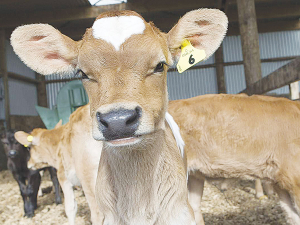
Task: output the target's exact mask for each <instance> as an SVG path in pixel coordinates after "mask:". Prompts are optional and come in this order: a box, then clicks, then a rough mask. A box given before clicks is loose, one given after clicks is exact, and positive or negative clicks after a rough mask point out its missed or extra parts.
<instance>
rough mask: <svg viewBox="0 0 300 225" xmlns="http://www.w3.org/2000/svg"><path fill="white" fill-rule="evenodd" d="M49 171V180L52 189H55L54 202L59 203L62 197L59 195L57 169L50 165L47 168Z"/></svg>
mask: <svg viewBox="0 0 300 225" xmlns="http://www.w3.org/2000/svg"><path fill="white" fill-rule="evenodd" d="M49 173H50V176H51V180H52V183H53V186H54V191H55V202H56V204H61V203H62V199H61V196H60V185H59V182H58V179H57V170H56V169H55V168H54V167H50V168H49Z"/></svg>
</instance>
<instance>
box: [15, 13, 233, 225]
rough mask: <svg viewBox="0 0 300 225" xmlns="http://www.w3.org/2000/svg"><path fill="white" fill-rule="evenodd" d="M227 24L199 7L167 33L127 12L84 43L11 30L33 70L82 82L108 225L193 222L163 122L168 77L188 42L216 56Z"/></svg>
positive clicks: (99, 23)
mask: <svg viewBox="0 0 300 225" xmlns="http://www.w3.org/2000/svg"><path fill="white" fill-rule="evenodd" d="M227 23H228V22H227V18H226V16H225V15H224V13H222V12H221V11H219V10H213V9H200V10H195V11H191V12H189V13H187V14H186V15H185V16H183V17H182V18H181V19H180V21H179V22H178V24H176V25H175V26H174V28H173V29H172V30H171V31H170V32H169V33H168V34H165V33H162V32H160V31H159V29H157V28H156V27H155V26H154V25H153V24H152V23H147V22H146V21H145V20H144V19H143V18H142V17H141V16H140V15H138V14H137V13H135V12H132V11H121V12H110V13H103V14H101V15H100V16H99V17H98V18H97V19H96V21H95V23H94V25H93V27H92V28H90V29H87V31H86V33H85V35H84V37H83V39H82V40H81V41H79V42H75V41H73V40H71V39H70V38H68V37H66V36H64V35H62V34H61V33H60V32H59V31H58V30H56V29H54V28H53V27H51V26H49V25H43V24H40V25H25V26H23V27H20V28H17V29H16V30H15V31H14V32H13V34H12V37H11V43H12V45H13V48H14V50H15V52H16V53H17V54H18V55H19V56H20V58H21V59H22V60H23V61H24V62H25V63H26V64H27V65H28V66H29V67H31V68H32V69H34V70H35V71H37V72H39V73H41V74H44V75H48V74H53V73H62V74H67V73H74V72H76V71H77V72H78V73H79V74H81V76H82V78H83V84H84V86H85V89H86V91H87V93H88V95H89V100H90V106H91V112H90V114H91V117H92V130H93V137H94V138H95V139H96V140H102V141H104V147H103V152H102V156H101V160H100V165H99V171H98V181H97V186H96V196H97V200H98V203H99V206H100V210H101V211H102V212H103V213H104V224H114V225H117V224H120V225H125V224H130V225H133V224H139V225H148V224H149V225H150V224H151V225H152V224H156V225H165V224H176V225H190V224H194V218H193V217H194V215H193V212H192V210H191V208H190V205H189V203H188V200H187V185H186V169H185V165H184V161H183V160H182V159H181V155H180V152H179V149H178V148H177V146H176V142H175V139H174V137H173V134H172V132H171V130H170V128H169V127H168V125H167V124H166V122H165V114H166V111H167V106H168V94H167V77H166V73H167V67H168V65H171V64H172V63H173V61H174V60H176V58H178V57H179V55H180V53H181V48H180V47H181V44H182V43H183V41H184V40H185V39H188V40H189V41H190V42H191V43H192V45H193V46H194V47H196V48H199V49H202V50H204V51H205V52H206V58H208V57H209V56H211V55H212V54H213V52H214V51H215V50H216V49H217V48H218V46H219V45H220V43H221V41H222V39H223V37H224V34H225V32H226V30H227Z"/></svg>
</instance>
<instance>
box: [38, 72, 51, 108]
mask: <svg viewBox="0 0 300 225" xmlns="http://www.w3.org/2000/svg"><path fill="white" fill-rule="evenodd" d="M35 77H36V79H37V80H38V81H39V83H38V84H37V86H36V88H37V101H38V105H39V106H43V107H48V103H47V90H46V81H45V76H42V75H40V74H38V73H36V74H35Z"/></svg>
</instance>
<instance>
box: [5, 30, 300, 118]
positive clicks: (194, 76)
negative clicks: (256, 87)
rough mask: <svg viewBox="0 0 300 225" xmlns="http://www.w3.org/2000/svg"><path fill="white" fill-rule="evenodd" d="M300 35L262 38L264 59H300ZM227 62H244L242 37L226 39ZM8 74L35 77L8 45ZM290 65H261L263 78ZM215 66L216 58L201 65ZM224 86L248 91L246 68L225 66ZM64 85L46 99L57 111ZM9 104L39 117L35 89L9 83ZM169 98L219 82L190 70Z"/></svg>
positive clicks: (211, 74) (211, 73) (213, 89)
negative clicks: (295, 57) (298, 57)
mask: <svg viewBox="0 0 300 225" xmlns="http://www.w3.org/2000/svg"><path fill="white" fill-rule="evenodd" d="M299 40H300V31H285V32H272V33H263V34H259V42H260V54H261V58H262V59H267V58H275V57H287V56H299V55H300V41H299ZM223 49H224V61H225V62H237V61H242V59H243V56H242V49H241V41H240V37H239V36H230V37H226V38H225V40H224V42H223ZM6 54H7V61H8V62H7V65H8V71H10V72H15V73H18V74H22V75H24V76H27V77H31V78H34V77H35V74H34V72H33V71H32V70H30V69H29V68H28V67H26V66H25V65H24V64H23V63H22V62H21V61H20V60H19V58H18V57H17V56H16V55H15V54H14V53H13V51H12V48H11V46H10V45H9V43H8V42H7V53H6ZM288 62H289V61H280V62H270V63H262V75H263V76H266V75H268V74H269V73H271V72H273V71H275V70H276V69H278V68H279V67H281V66H283V65H285V64H286V63H288ZM211 63H214V57H211V58H210V59H208V60H207V61H206V62H201V63H199V64H198V65H206V64H211ZM224 72H225V82H226V88H227V93H230V94H235V93H238V92H240V91H241V90H243V89H244V88H245V87H246V84H245V78H244V68H243V65H234V66H225V68H224ZM53 79H60V77H59V76H57V75H53V76H47V77H46V80H53ZM64 84H65V82H60V83H51V84H47V95H48V96H47V98H48V104H49V107H50V108H53V107H55V105H56V98H57V94H58V92H59V90H60V89H61V87H62V86H63V85H64ZM9 86H10V101H11V103H10V104H11V114H12V115H37V113H36V111H35V108H34V105H36V104H37V96H36V95H37V93H36V87H35V85H32V84H28V83H23V82H20V81H15V80H12V79H10V81H9ZM168 88H169V97H170V99H171V100H173V99H182V98H189V97H193V96H197V95H203V94H210V93H217V92H218V90H217V81H216V70H215V68H205V69H197V70H194V69H190V70H187V71H186V72H184V73H182V74H179V73H178V72H169V74H168ZM1 90H2V89H1V84H0V119H4V107H1V106H3V105H4V101H3V100H1ZM270 93H273V94H288V93H289V89H288V86H285V87H282V88H280V89H277V90H274V91H271V92H270Z"/></svg>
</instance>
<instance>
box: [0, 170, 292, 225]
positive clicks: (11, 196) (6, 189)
mask: <svg viewBox="0 0 300 225" xmlns="http://www.w3.org/2000/svg"><path fill="white" fill-rule="evenodd" d="M41 185H42V188H43V192H45V193H44V195H43V196H42V197H39V198H38V209H37V210H36V211H35V216H34V217H33V218H29V219H28V218H25V217H23V215H24V211H23V203H22V199H21V196H20V193H19V188H18V185H17V183H16V181H15V180H14V179H13V177H12V175H11V174H10V172H9V171H2V172H0V224H3V225H19V224H20V225H33V224H38V225H42V224H47V225H50V224H53V225H56V224H57V225H61V224H63V225H65V224H67V218H66V215H65V213H64V206H63V205H56V204H55V201H54V193H53V191H52V192H51V188H52V182H51V181H50V179H49V175H48V174H45V175H44V177H43V181H42V184H41ZM75 195H76V201H77V204H78V212H77V217H76V224H79V225H81V224H82V225H90V224H91V222H90V220H89V218H90V213H89V209H88V205H87V202H86V200H85V197H84V195H83V192H82V191H81V190H80V189H77V190H75ZM254 195H255V190H254V182H252V181H236V182H232V184H231V187H230V188H229V189H228V190H227V191H225V192H223V193H222V192H221V191H219V184H214V183H207V182H206V184H205V189H204V196H203V203H202V211H203V214H204V220H205V223H206V225H229V224H230V225H250V224H254V225H285V224H287V223H286V222H285V221H286V220H285V218H284V213H283V212H282V210H281V208H280V206H279V203H278V198H277V197H276V196H273V197H271V198H269V199H262V200H258V199H255V197H254Z"/></svg>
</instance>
